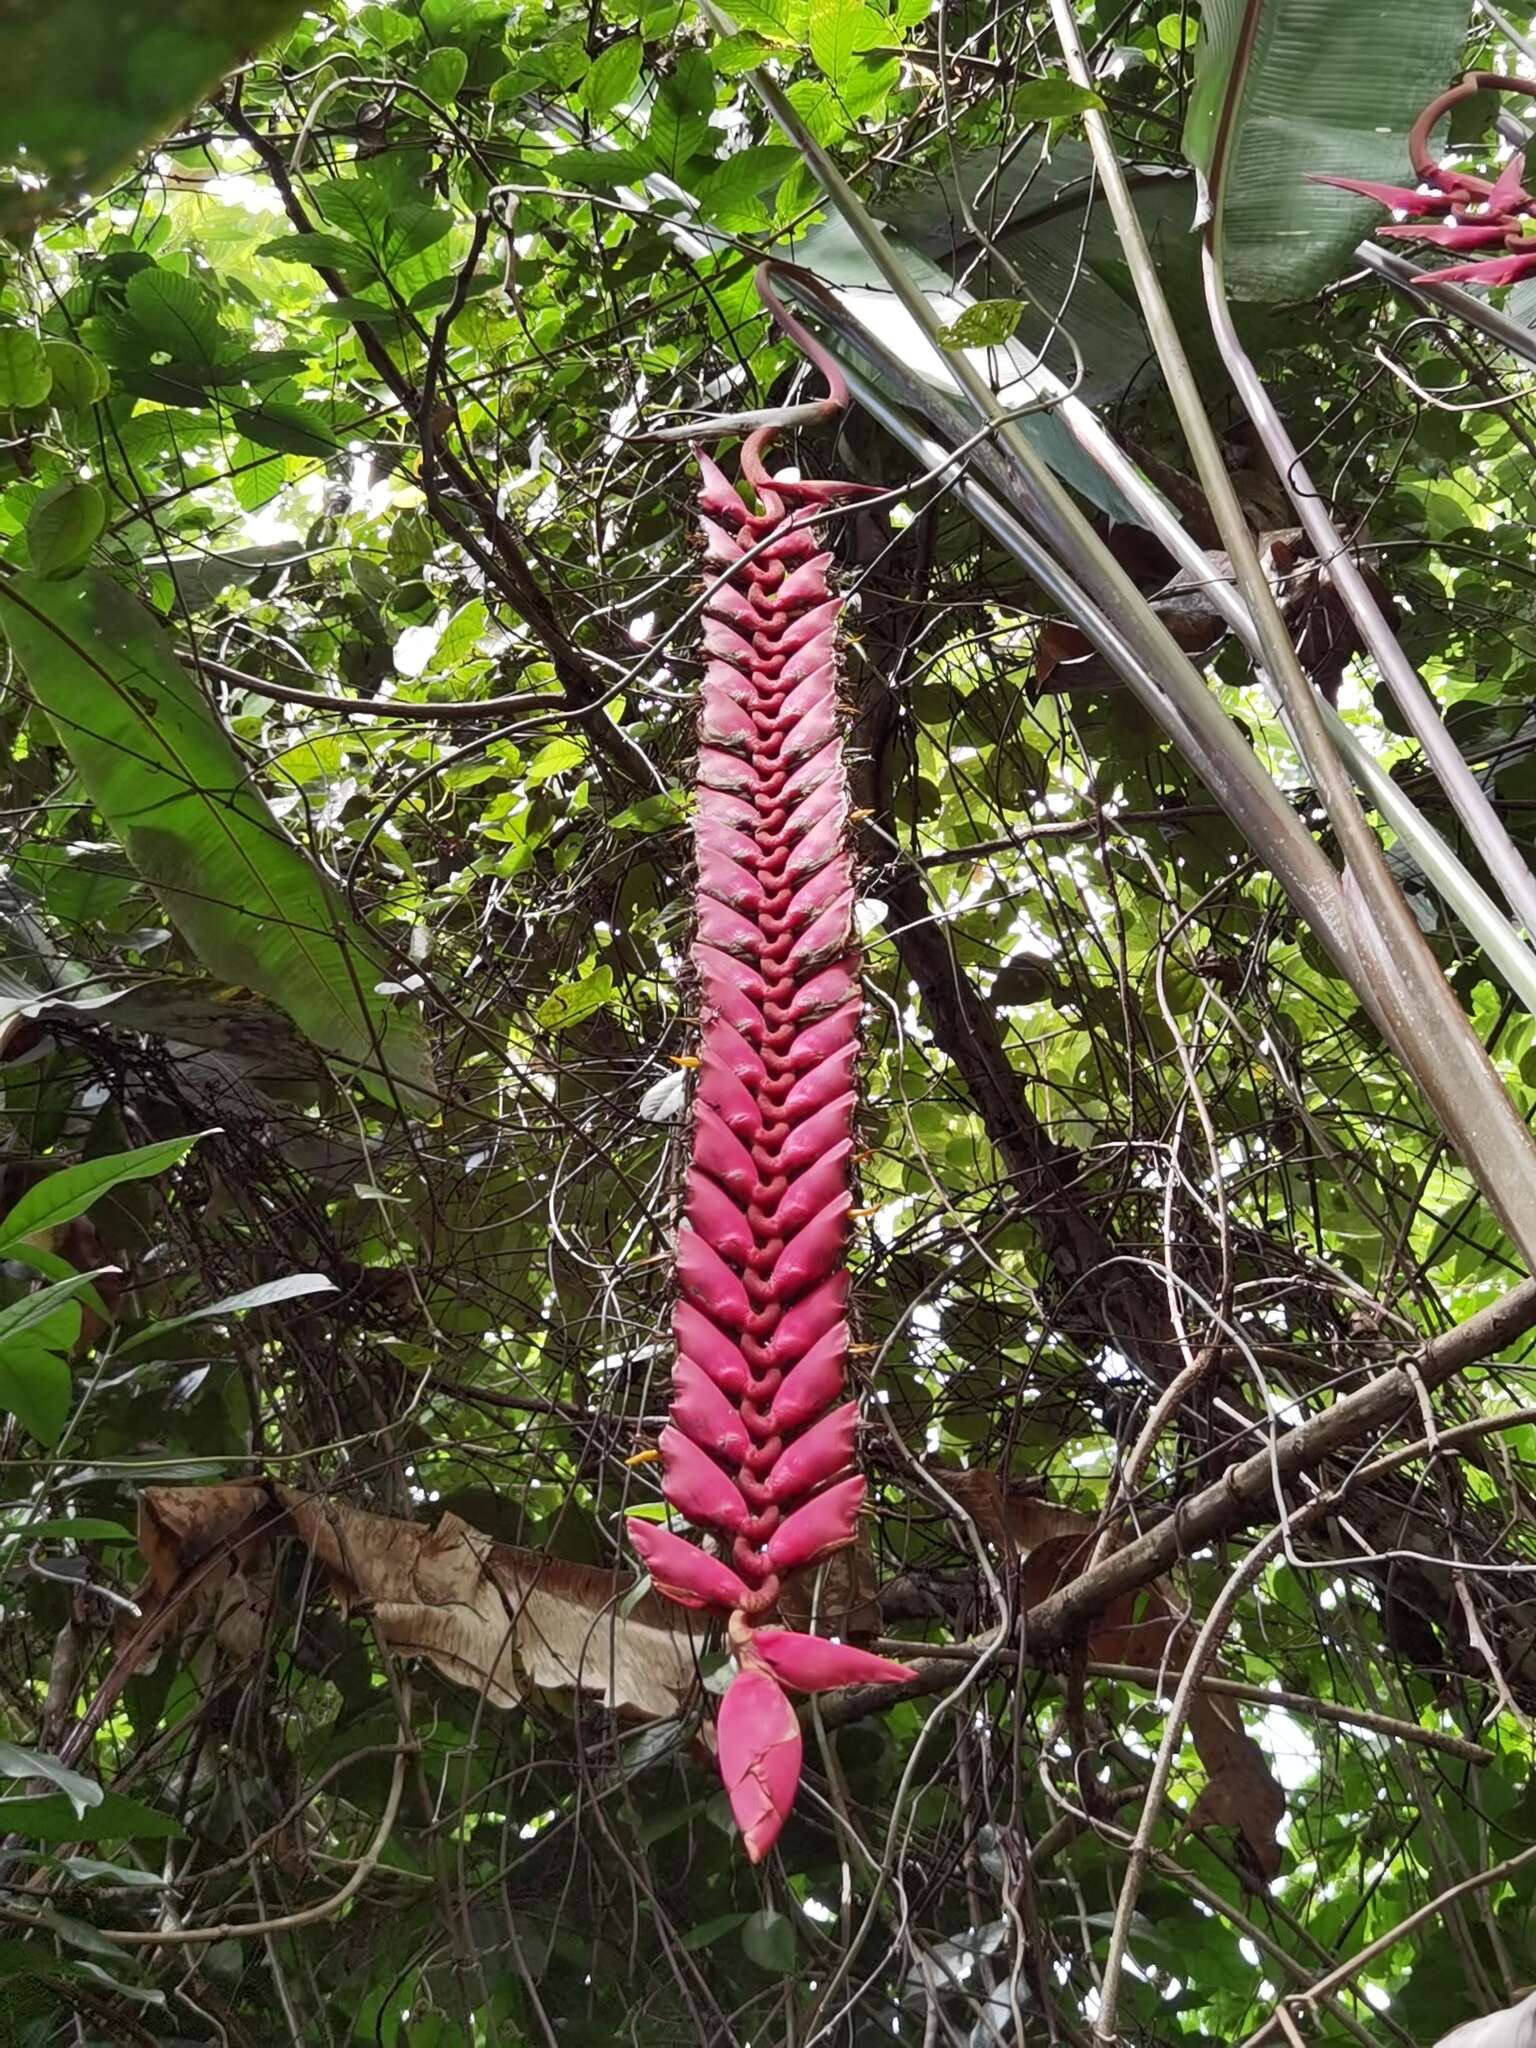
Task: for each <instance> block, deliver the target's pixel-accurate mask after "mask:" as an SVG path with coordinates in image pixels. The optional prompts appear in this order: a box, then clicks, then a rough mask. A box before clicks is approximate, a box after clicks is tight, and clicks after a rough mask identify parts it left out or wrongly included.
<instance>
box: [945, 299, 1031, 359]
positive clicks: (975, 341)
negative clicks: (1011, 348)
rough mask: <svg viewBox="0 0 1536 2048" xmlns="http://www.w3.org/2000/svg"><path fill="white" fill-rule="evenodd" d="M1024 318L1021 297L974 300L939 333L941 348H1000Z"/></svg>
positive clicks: (953, 349)
mask: <svg viewBox="0 0 1536 2048" xmlns="http://www.w3.org/2000/svg"><path fill="white" fill-rule="evenodd" d="M1023 317H1024V301H1023V300H1022V299H978V300H977V302H976V304H975V305H974V306H967V307H966V309H965V311H964V312H963V313H961V314H959V315H958V316H957V317H956V318H955V319H953V320H951V321H950V323H949V325H948V326H947V327H946V328H945V329H944V332H943V333H942V334H941V335H940V336H939V345H940V347H941V348H947V349H950V350H952V351H958V350H960V349H967V348H1001V347H1002V345H1003V343H1004V342H1005V341H1011V340H1012V338H1013V336H1014V334H1015V333H1016V332H1017V330H1018V325H1019V322H1020V321H1021V320H1022V319H1023Z"/></svg>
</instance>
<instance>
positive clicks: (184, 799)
mask: <svg viewBox="0 0 1536 2048" xmlns="http://www.w3.org/2000/svg"><path fill="white" fill-rule="evenodd" d="M0 606H3V616H4V621H5V626H6V630H7V632H8V633H9V635H10V638H11V643H12V645H13V646H14V648H15V649H16V651H17V654H18V656H19V658H20V659H21V662H22V664H23V666H24V667H25V669H26V672H27V679H28V682H29V684H30V686H31V688H32V692H33V694H34V696H35V697H36V698H37V700H38V702H39V703H40V704H42V705H43V707H44V708H45V709H46V710H47V712H48V715H49V716H50V718H51V719H52V720H53V722H54V726H55V729H56V730H57V732H58V734H59V738H60V740H61V742H62V743H63V745H64V746H65V747H66V748H67V749H68V751H69V753H70V756H71V758H72V760H73V761H74V763H75V766H76V768H77V769H78V771H79V774H80V778H81V780H82V782H83V783H84V784H85V786H86V788H87V789H88V790H89V791H90V794H91V798H92V800H93V802H94V803H95V804H96V805H97V807H98V809H99V810H100V811H101V813H102V815H103V817H104V818H105V819H106V820H107V822H108V825H109V826H110V828H111V829H112V830H113V831H114V832H115V833H116V834H117V836H118V838H119V839H120V840H121V842H122V844H123V847H124V849H125V851H126V852H127V854H128V856H129V858H130V859H131V860H132V861H133V863H134V865H135V867H136V868H137V869H138V871H139V872H140V874H142V875H143V876H144V878H145V879H146V881H148V882H149V883H150V884H151V886H152V887H154V888H155V889H156V890H157V891H158V893H159V894H160V896H161V898H162V900H163V901H164V903H165V905H166V908H167V910H168V911H169V912H170V914H171V915H172V917H173V918H174V919H175V920H176V922H177V924H178V925H179V926H180V928H181V930H182V932H183V933H184V934H185V936H186V938H187V940H188V943H189V944H190V945H191V946H192V947H193V948H194V950H195V951H196V952H197V954H198V956H199V958H200V959H201V960H202V961H203V962H204V964H205V965H206V966H207V967H208V968H210V969H211V971H212V972H214V973H215V974H217V975H218V976H219V977H220V979H221V980H223V981H226V982H233V983H238V984H240V985H243V986H244V987H247V988H251V989H254V990H255V991H257V993H259V994H262V995H266V996H268V997H269V998H270V999H271V1000H272V1001H273V1002H274V1003H276V1004H278V1005H279V1007H280V1008H282V1009H284V1010H286V1011H287V1013H288V1015H289V1016H290V1017H292V1019H293V1021H294V1022H295V1023H296V1024H297V1025H298V1026H299V1028H300V1030H302V1031H303V1032H304V1033H305V1034H306V1035H307V1036H308V1037H309V1038H310V1039H311V1040H312V1041H313V1042H314V1044H315V1045H317V1046H318V1047H319V1048H320V1049H321V1050H322V1051H323V1052H326V1053H329V1054H331V1055H333V1056H334V1057H336V1058H338V1059H340V1060H343V1061H345V1062H348V1063H350V1064H352V1065H354V1066H356V1067H358V1068H359V1069H361V1070H363V1071H364V1073H365V1075H366V1076H367V1077H368V1079H369V1082H370V1085H371V1087H372V1088H373V1089H374V1091H375V1092H376V1093H378V1094H381V1095H383V1096H385V1097H386V1098H387V1097H388V1095H389V1091H390V1085H391V1083H392V1084H393V1086H395V1087H397V1088H399V1089H400V1090H401V1091H402V1092H403V1095H404V1098H405V1100H406V1103H407V1105H408V1106H413V1107H415V1108H416V1109H418V1110H426V1109H427V1108H428V1107H429V1104H430V1097H429V1094H428V1092H427V1091H428V1090H429V1089H430V1085H431V1084H430V1078H429V1068H428V1064H427V1058H426V1052H425V1047H424V1044H423V1041H422V1038H421V1033H420V1028H419V1026H418V1024H417V1022H416V1020H415V1019H414V1017H412V1016H410V1015H409V1014H408V1013H404V1012H402V1011H400V1010H398V1009H396V1008H395V1007H394V1005H393V1004H392V1003H391V1002H390V1000H389V999H388V998H386V997H382V996H380V995H378V994H377V992H376V989H377V984H378V983H379V982H380V981H381V980H385V979H388V978H390V977H389V974H388V969H387V964H386V962H385V960H384V959H383V957H382V955H381V954H380V953H379V951H378V949H377V947H376V945H375V943H374V941H373V940H372V939H370V938H369V937H368V935H367V934H366V933H365V932H364V931H363V930H362V929H361V928H360V927H359V926H358V925H357V924H356V922H355V921H354V920H353V918H352V917H351V916H350V914H349V913H348V912H347V910H346V908H345V906H344V905H343V903H342V901H341V899H340V896H339V894H338V892H337V890H336V888H335V885H334V884H333V883H331V882H330V881H329V880H328V879H327V878H326V877H325V876H323V875H322V874H321V873H320V872H319V870H318V869H317V868H316V867H315V865H314V863H313V862H312V861H311V859H310V858H309V856H308V854H307V853H305V852H304V851H303V849H302V848H301V847H300V846H299V845H298V844H297V843H296V842H295V841H294V840H293V839H292V838H291V837H290V835H289V834H288V832H287V831H286V830H285V828H284V827H283V826H281V825H280V824H279V823H278V821H277V819H276V818H275V817H274V816H273V815H272V813H271V811H270V810H269V809H268V808H267V806H266V804H265V803H264V802H263V801H262V799H261V797H260V796H259V795H258V794H257V792H256V791H255V790H254V789H253V788H252V786H251V780H250V775H249V771H248V770H247V768H246V766H245V764H244V762H242V760H241V759H240V757H239V755H238V754H237V753H236V751H235V749H234V747H233V745H232V744H231V742H230V740H229V737H228V735H227V734H226V733H225V732H224V730H223V728H222V727H221V726H220V725H219V723H218V721H217V719H216V718H215V717H214V716H213V713H212V712H211V711H210V709H209V708H208V705H207V703H206V701H205V699H204V698H203V696H202V695H201V693H200V692H199V691H198V689H197V688H196V686H195V685H194V684H193V682H192V680H191V678H190V677H189V676H188V675H187V673H186V671H185V670H184V669H183V668H182V666H181V664H180V663H179V662H178V661H177V660H176V658H175V656H174V654H173V653H172V651H171V648H170V646H169V644H168V643H167V641H166V639H165V636H164V634H163V632H162V631H161V629H160V628H159V626H157V625H156V624H155V622H154V621H153V620H152V619H151V618H150V617H149V615H148V614H147V613H146V612H144V611H143V610H142V609H141V608H140V607H139V606H138V605H137V604H136V603H135V602H134V601H133V599H132V598H130V597H129V596H128V595H127V594H126V593H125V592H124V591H123V590H122V589H121V588H120V587H119V586H118V585H117V584H116V583H114V582H113V581H112V580H111V579H110V578H109V577H106V576H104V575H101V574H99V573H98V574H93V575H90V576H87V577H85V578H81V579H78V580H76V581H73V582H70V583H43V582H40V581H38V580H37V579H35V578H18V579H17V580H16V581H15V582H14V583H12V584H11V585H10V586H9V587H8V588H7V589H6V590H5V592H4V594H3V598H0Z"/></svg>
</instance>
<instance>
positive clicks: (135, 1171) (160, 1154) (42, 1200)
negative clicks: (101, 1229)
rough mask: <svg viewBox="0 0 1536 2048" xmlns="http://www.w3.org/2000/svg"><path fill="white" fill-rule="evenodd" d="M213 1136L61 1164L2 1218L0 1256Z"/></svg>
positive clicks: (161, 1168)
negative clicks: (109, 1191) (71, 1163)
mask: <svg viewBox="0 0 1536 2048" xmlns="http://www.w3.org/2000/svg"><path fill="white" fill-rule="evenodd" d="M210 1136H212V1133H211V1132H209V1131H198V1132H197V1133H195V1135H193V1136H192V1137H190V1138H162V1139H161V1140H160V1142H159V1143H158V1144H155V1145H140V1146H138V1147H137V1148H136V1149H135V1150H134V1151H132V1152H114V1153H112V1154H111V1155H110V1157H107V1158H104V1159H82V1160H81V1161H80V1163H79V1164H78V1165H77V1166H65V1167H62V1168H61V1169H60V1170H59V1171H58V1172H57V1173H50V1174H49V1176H48V1178H47V1179H46V1180H41V1181H39V1182H38V1184H37V1186H36V1187H34V1188H29V1189H28V1191H27V1193H26V1194H24V1195H23V1196H22V1198H21V1200H20V1201H19V1202H17V1203H16V1205H15V1207H14V1208H13V1209H11V1211H10V1212H9V1214H8V1215H7V1216H6V1217H5V1218H4V1220H3V1221H0V1258H7V1257H9V1256H10V1251H11V1247H12V1246H13V1245H14V1244H15V1243H16V1242H17V1241H18V1240H19V1239H20V1238H23V1237H35V1236H36V1235H37V1234H38V1232H39V1231H43V1230H56V1229H57V1228H58V1226H59V1225H60V1224H61V1223H72V1222H73V1221H74V1219H75V1218H76V1217H77V1216H83V1215H84V1214H85V1212H86V1210H87V1209H89V1208H90V1206H91V1204H92V1203H93V1202H94V1201H97V1200H98V1199H99V1198H100V1197H101V1196H102V1195H104V1194H106V1193H107V1191H108V1190H109V1189H110V1188H116V1187H121V1186H122V1184H123V1182H124V1181H129V1180H148V1179H150V1178H152V1177H153V1176H154V1175H155V1174H157V1173H165V1172H167V1171H168V1170H169V1169H170V1168H171V1167H173V1166H179V1165H180V1164H181V1162H182V1160H183V1159H185V1158H186V1156H187V1154H188V1153H189V1152H190V1151H191V1150H192V1147H193V1146H194V1145H195V1144H197V1142H198V1140H199V1139H200V1138H206V1137H210Z"/></svg>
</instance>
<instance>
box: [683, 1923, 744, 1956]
mask: <svg viewBox="0 0 1536 2048" xmlns="http://www.w3.org/2000/svg"><path fill="white" fill-rule="evenodd" d="M746 1917H747V1916H746V1914H745V1913H717V1914H716V1915H715V1917H714V1919H713V1920H701V1921H700V1922H699V1924H698V1926H697V1927H690V1928H689V1930H688V1932H687V1933H686V1934H685V1935H684V1936H683V1940H682V1946H683V1947H684V1948H685V1949H687V1951H688V1953H689V1954H690V1955H692V1954H694V1953H695V1952H696V1951H697V1950H698V1949H701V1948H708V1947H710V1945H711V1944H712V1943H714V1942H717V1941H718V1940H719V1939H720V1937H721V1935H722V1934H733V1933H734V1932H735V1931H736V1929H737V1928H738V1927H740V1926H741V1924H742V1922H743V1921H744V1920H745V1919H746Z"/></svg>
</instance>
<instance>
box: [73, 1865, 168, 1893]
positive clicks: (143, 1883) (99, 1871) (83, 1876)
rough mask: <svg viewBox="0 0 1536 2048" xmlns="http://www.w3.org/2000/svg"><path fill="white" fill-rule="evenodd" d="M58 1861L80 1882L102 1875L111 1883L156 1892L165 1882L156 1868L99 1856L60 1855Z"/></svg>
mask: <svg viewBox="0 0 1536 2048" xmlns="http://www.w3.org/2000/svg"><path fill="white" fill-rule="evenodd" d="M59 1861H60V1862H61V1863H62V1865H63V1867H64V1868H65V1869H66V1870H67V1871H68V1872H69V1874H70V1876H71V1877H73V1878H76V1879H78V1880H79V1882H80V1883H81V1884H89V1882H90V1880H91V1879H92V1878H93V1877H104V1878H106V1879H107V1880H108V1881H109V1882H110V1883H112V1884H121V1885H133V1886H136V1887H138V1888H139V1889H141V1890H143V1891H147V1892H158V1891H163V1890H164V1889H165V1886H166V1882H167V1880H166V1879H165V1878H164V1877H163V1876H162V1875H161V1874H160V1872H159V1871H158V1870H140V1869H139V1867H138V1866H137V1864H134V1863H108V1862H106V1861H104V1860H103V1859H102V1858H101V1857H100V1856H61V1857H60V1858H59Z"/></svg>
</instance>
